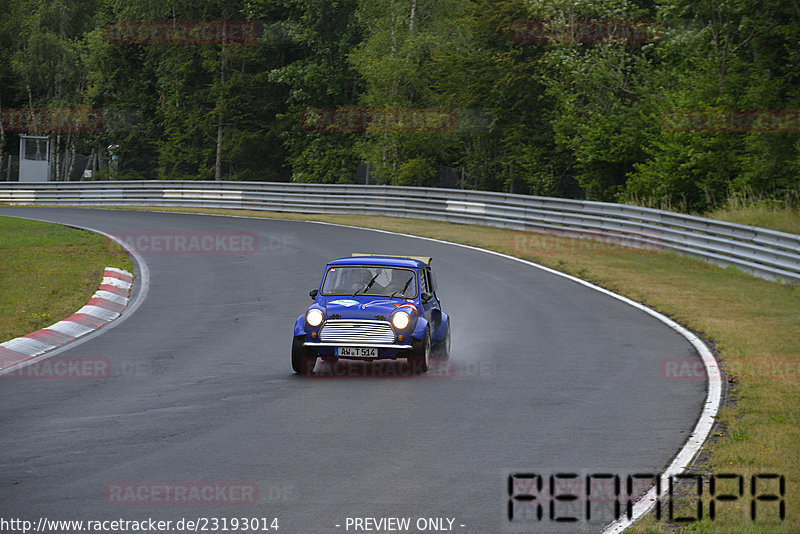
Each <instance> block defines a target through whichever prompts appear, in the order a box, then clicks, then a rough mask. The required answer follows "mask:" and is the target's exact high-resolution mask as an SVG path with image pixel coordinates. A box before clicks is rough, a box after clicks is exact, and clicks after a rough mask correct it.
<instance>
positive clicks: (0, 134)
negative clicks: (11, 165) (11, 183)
mask: <svg viewBox="0 0 800 534" xmlns="http://www.w3.org/2000/svg"><path fill="white" fill-rule="evenodd" d="M5 146H6V130H5V128H3V105H2V102H0V174H2V173H3V148H5ZM9 174H11V173H9ZM5 180H11V176H6V177H5Z"/></svg>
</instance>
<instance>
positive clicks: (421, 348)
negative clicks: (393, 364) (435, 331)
mask: <svg viewBox="0 0 800 534" xmlns="http://www.w3.org/2000/svg"><path fill="white" fill-rule="evenodd" d="M411 347H412V348H411V354H409V356H408V365H409V366H410V367H411V372H412V374H418V373H419V374H422V373H427V372H428V369H429V368H430V366H431V329H430V327H428V328H426V329H425V337H424V338H423V339H414V340H412V341H411Z"/></svg>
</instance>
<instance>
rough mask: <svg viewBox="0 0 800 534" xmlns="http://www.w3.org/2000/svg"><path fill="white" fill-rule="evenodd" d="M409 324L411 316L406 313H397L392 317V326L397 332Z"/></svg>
mask: <svg viewBox="0 0 800 534" xmlns="http://www.w3.org/2000/svg"><path fill="white" fill-rule="evenodd" d="M410 322H411V316H410V315H408V314H407V313H406V312H397V313H395V314H394V315H393V316H392V324H393V325H394V327H395V328H397V329H398V330H402V329H404V328H405V327H407V326H408V323H410Z"/></svg>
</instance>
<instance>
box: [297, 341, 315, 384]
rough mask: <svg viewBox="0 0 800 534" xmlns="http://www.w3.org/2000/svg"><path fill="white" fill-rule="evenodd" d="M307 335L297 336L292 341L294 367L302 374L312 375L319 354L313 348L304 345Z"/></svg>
mask: <svg viewBox="0 0 800 534" xmlns="http://www.w3.org/2000/svg"><path fill="white" fill-rule="evenodd" d="M305 341H306V337H305V336H295V337H294V340H293V341H292V369H294V372H295V373H299V374H301V375H310V374H311V373H313V372H314V365H316V363H317V355H316V354H315V353H314V351H312V350H311V349H308V348H306V347H304V346H303V343H305Z"/></svg>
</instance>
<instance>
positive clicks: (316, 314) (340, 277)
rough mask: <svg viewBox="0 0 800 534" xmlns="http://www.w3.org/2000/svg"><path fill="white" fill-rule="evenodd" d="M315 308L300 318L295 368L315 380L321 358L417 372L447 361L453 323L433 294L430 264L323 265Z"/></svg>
mask: <svg viewBox="0 0 800 534" xmlns="http://www.w3.org/2000/svg"><path fill="white" fill-rule="evenodd" d="M309 295H310V296H311V298H312V299H314V303H313V304H311V306H309V307H308V310H307V311H306V313H304V314H303V315H301V316H300V317H298V318H297V321H296V322H295V325H294V341H293V343H292V369H294V371H295V372H296V373H300V374H306V375H307V374H311V373H312V372H313V370H314V366H315V364H316V362H317V357H321V358H323V360H329V361H332V362H335V361H336V360H338V359H339V358H345V359H350V360H363V361H372V360H377V359H401V358H404V359H407V360H408V363H409V364H410V366H411V369H412V370H413V372H415V373H424V372H427V371H428V368H429V367H430V364H431V358H432V357H437V358H440V359H447V358H449V357H450V318H449V317H448V316H447V314H446V313H444V312H443V311H442V306H441V302H440V301H439V297H438V296H437V295H436V278H435V277H434V275H433V271H432V270H431V258H420V257H411V256H388V255H378V254H353V255H352V256H351V257H349V258H340V259H338V260H333V261H331V262H330V263H328V265H327V266H326V267H325V273H324V275H323V276H322V281H321V282H320V285H319V288H318V289H314V290H313V291H311V292H310V293H309Z"/></svg>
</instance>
